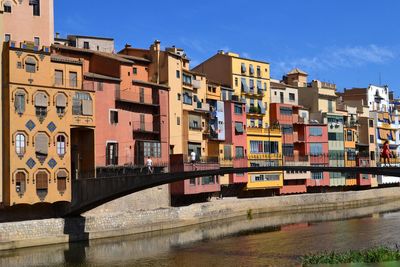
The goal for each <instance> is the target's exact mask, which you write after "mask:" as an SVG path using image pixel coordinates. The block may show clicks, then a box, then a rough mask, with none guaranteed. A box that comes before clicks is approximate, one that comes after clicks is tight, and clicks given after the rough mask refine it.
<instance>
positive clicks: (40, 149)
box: [35, 133, 49, 163]
mask: <svg viewBox="0 0 400 267" xmlns="http://www.w3.org/2000/svg"><path fill="white" fill-rule="evenodd" d="M48 150H49V137H48V136H47V135H46V134H45V133H38V134H37V135H36V137H35V153H36V158H38V160H39V161H40V162H41V163H43V162H44V161H45V160H46V158H47V155H48Z"/></svg>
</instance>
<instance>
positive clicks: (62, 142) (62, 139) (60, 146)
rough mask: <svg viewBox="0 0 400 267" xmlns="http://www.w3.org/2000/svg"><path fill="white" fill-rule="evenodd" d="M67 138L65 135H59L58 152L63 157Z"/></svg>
mask: <svg viewBox="0 0 400 267" xmlns="http://www.w3.org/2000/svg"><path fill="white" fill-rule="evenodd" d="M65 139H66V138H65V135H59V136H57V154H58V155H59V156H61V157H62V156H64V155H65V141H66V140H65Z"/></svg>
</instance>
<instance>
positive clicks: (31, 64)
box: [25, 57, 37, 73]
mask: <svg viewBox="0 0 400 267" xmlns="http://www.w3.org/2000/svg"><path fill="white" fill-rule="evenodd" d="M36 64H37V63H36V60H35V59H34V58H32V57H28V58H27V59H26V60H25V70H26V72H29V73H35V72H36Z"/></svg>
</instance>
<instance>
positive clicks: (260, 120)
mask: <svg viewBox="0 0 400 267" xmlns="http://www.w3.org/2000/svg"><path fill="white" fill-rule="evenodd" d="M262 123H263V122H262V119H258V128H262Z"/></svg>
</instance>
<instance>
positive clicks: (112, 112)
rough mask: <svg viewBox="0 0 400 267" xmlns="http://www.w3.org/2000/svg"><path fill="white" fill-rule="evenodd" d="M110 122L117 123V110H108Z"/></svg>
mask: <svg viewBox="0 0 400 267" xmlns="http://www.w3.org/2000/svg"><path fill="white" fill-rule="evenodd" d="M110 123H111V124H117V123H118V111H117V110H110Z"/></svg>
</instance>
